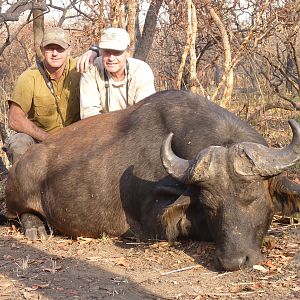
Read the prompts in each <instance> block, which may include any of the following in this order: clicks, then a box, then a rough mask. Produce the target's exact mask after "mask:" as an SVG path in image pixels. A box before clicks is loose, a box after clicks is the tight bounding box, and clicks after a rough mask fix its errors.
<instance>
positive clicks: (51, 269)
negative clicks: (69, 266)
mask: <svg viewBox="0 0 300 300" xmlns="http://www.w3.org/2000/svg"><path fill="white" fill-rule="evenodd" d="M61 269H62V267H61V266H55V267H53V268H44V269H43V271H45V272H50V273H52V274H54V273H55V272H57V271H59V270H61Z"/></svg>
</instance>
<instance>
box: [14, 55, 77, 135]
mask: <svg viewBox="0 0 300 300" xmlns="http://www.w3.org/2000/svg"><path fill="white" fill-rule="evenodd" d="M46 73H47V75H48V77H49V78H51V76H50V74H49V73H48V72H46ZM79 81H80V73H78V72H77V71H76V60H74V59H72V58H69V59H68V62H67V65H66V68H65V70H64V73H63V75H62V77H61V78H60V79H59V81H58V82H56V81H55V80H54V79H51V82H52V85H53V89H54V92H55V94H56V95H57V97H58V105H59V108H60V110H61V112H62V115H63V118H64V121H65V125H66V126H67V125H70V124H71V123H74V122H76V121H78V120H79V119H80V115H79V111H80V105H79V104H80V103H79V97H80V93H79ZM10 101H12V102H14V103H16V104H18V105H19V106H20V107H21V108H22V110H23V111H24V112H25V113H26V114H27V115H28V119H29V120H31V121H32V122H33V123H34V124H36V125H37V126H38V127H40V128H42V129H44V130H45V131H47V132H55V131H57V130H58V129H60V128H62V127H63V124H62V120H61V118H60V116H59V113H58V110H57V106H56V101H55V97H54V96H53V95H52V94H51V92H50V90H49V88H48V87H47V85H46V83H45V80H44V78H43V77H42V75H41V73H40V72H39V70H38V68H37V67H36V66H34V67H32V68H30V69H28V70H26V71H25V72H23V73H22V74H21V76H20V77H19V78H18V80H17V82H16V84H15V87H14V91H13V94H12V99H11V100H10Z"/></svg>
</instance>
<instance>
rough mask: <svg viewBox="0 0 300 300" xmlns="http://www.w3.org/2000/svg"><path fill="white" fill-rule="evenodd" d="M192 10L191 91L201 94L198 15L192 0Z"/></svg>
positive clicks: (190, 6) (190, 3) (190, 1)
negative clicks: (198, 67)
mask: <svg viewBox="0 0 300 300" xmlns="http://www.w3.org/2000/svg"><path fill="white" fill-rule="evenodd" d="M188 5H189V8H188V10H190V15H191V18H190V22H191V24H190V35H191V47H190V58H191V60H190V79H191V80H190V90H191V91H192V92H193V93H195V94H199V86H200V85H199V80H198V76H197V55H196V36H197V25H198V22H197V14H196V8H195V5H194V4H193V1H192V0H189V1H188Z"/></svg>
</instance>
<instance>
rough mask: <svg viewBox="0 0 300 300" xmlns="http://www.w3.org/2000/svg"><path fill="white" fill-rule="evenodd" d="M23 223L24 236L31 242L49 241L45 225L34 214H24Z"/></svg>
mask: <svg viewBox="0 0 300 300" xmlns="http://www.w3.org/2000/svg"><path fill="white" fill-rule="evenodd" d="M21 223H22V227H23V231H24V234H25V236H26V237H27V238H28V239H29V240H31V241H36V240H38V239H40V240H41V241H45V240H47V239H48V234H47V232H46V229H45V226H44V223H43V222H42V221H41V219H40V218H39V217H37V216H35V215H32V214H22V216H21Z"/></svg>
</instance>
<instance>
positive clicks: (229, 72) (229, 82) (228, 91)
mask: <svg viewBox="0 0 300 300" xmlns="http://www.w3.org/2000/svg"><path fill="white" fill-rule="evenodd" d="M208 11H209V14H210V16H211V18H212V19H213V21H214V22H215V24H216V25H217V27H218V29H219V31H220V35H221V39H222V42H223V48H224V58H225V59H224V75H223V78H222V81H221V83H220V85H219V86H218V89H217V91H216V93H215V94H214V95H213V97H212V100H216V98H217V96H218V93H219V91H220V88H221V87H222V86H223V85H224V92H223V96H222V100H221V105H222V106H224V107H227V108H228V107H229V106H230V101H231V95H232V91H233V82H234V78H233V64H232V58H231V46H230V41H229V35H228V33H227V30H226V27H225V26H224V24H223V22H222V20H221V18H220V17H219V16H218V14H217V13H216V12H215V10H214V8H213V7H208Z"/></svg>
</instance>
